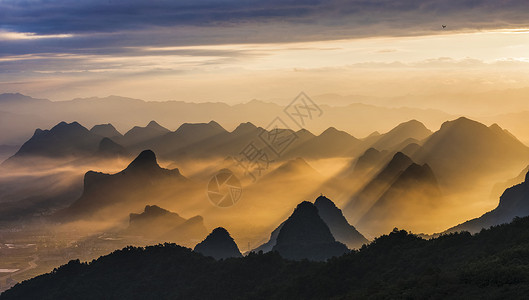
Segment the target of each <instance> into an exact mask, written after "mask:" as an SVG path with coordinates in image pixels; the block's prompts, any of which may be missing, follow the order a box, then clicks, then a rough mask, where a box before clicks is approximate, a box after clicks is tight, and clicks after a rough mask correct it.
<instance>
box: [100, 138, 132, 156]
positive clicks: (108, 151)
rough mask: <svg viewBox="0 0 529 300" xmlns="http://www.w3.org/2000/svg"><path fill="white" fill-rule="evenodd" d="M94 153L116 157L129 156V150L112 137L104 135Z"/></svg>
mask: <svg viewBox="0 0 529 300" xmlns="http://www.w3.org/2000/svg"><path fill="white" fill-rule="evenodd" d="M96 155H98V156H103V157H114V158H117V157H127V156H129V152H128V151H127V149H125V147H123V146H121V145H120V144H118V143H116V142H114V141H113V140H112V139H110V138H107V137H105V138H103V139H102V140H101V142H99V148H98V149H97V153H96Z"/></svg>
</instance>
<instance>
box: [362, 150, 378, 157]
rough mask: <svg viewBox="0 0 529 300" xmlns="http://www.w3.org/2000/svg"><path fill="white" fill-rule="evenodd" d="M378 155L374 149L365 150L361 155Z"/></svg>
mask: <svg viewBox="0 0 529 300" xmlns="http://www.w3.org/2000/svg"><path fill="white" fill-rule="evenodd" d="M378 154H380V151H378V150H377V149H375V148H369V149H367V150H366V152H364V154H362V156H373V155H378Z"/></svg>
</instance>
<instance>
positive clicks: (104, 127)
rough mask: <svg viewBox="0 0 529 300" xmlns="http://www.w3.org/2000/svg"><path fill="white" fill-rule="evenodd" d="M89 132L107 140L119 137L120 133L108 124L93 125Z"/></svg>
mask: <svg viewBox="0 0 529 300" xmlns="http://www.w3.org/2000/svg"><path fill="white" fill-rule="evenodd" d="M90 132H92V133H94V134H97V135H100V136H103V137H108V138H110V137H115V136H121V133H120V132H119V131H118V130H117V129H116V127H114V126H113V125H112V124H110V123H107V124H99V125H95V126H94V127H92V128H91V129H90Z"/></svg>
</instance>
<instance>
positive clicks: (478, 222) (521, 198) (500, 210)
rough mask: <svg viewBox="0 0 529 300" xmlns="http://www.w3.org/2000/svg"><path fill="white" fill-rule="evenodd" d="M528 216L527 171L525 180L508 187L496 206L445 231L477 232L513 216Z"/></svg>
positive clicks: (528, 189)
mask: <svg viewBox="0 0 529 300" xmlns="http://www.w3.org/2000/svg"><path fill="white" fill-rule="evenodd" d="M526 216H529V172H528V173H527V174H526V175H525V181H524V182H522V183H520V184H517V185H515V186H513V187H510V188H508V189H506V190H505V192H504V193H503V194H502V195H501V197H500V203H499V204H498V206H497V207H496V208H495V209H493V210H491V211H489V212H487V213H485V214H484V215H482V216H481V217H479V218H475V219H472V220H469V221H466V222H464V223H463V224H459V225H457V226H455V227H452V228H450V229H448V230H447V231H446V232H455V231H462V230H465V231H469V232H479V231H480V230H481V229H482V228H489V227H490V226H495V225H499V224H503V223H508V222H511V221H512V219H514V218H515V217H526Z"/></svg>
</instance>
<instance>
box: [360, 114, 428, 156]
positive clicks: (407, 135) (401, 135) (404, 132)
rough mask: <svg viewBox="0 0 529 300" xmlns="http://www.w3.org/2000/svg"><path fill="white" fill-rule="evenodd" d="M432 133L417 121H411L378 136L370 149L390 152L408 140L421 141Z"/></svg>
mask: <svg viewBox="0 0 529 300" xmlns="http://www.w3.org/2000/svg"><path fill="white" fill-rule="evenodd" d="M431 134H432V131H431V130H430V129H428V128H426V126H424V124H423V123H421V122H419V121H417V120H411V121H408V122H404V123H401V124H399V125H397V127H395V128H393V129H392V130H390V131H389V132H387V133H385V134H383V135H380V136H378V138H376V141H375V142H374V143H373V144H371V145H370V147H373V148H376V149H378V150H390V149H393V148H395V147H396V146H398V145H399V144H401V143H403V142H404V141H406V140H408V139H415V140H419V141H420V140H423V139H425V138H427V137H428V136H430V135H431Z"/></svg>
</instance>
